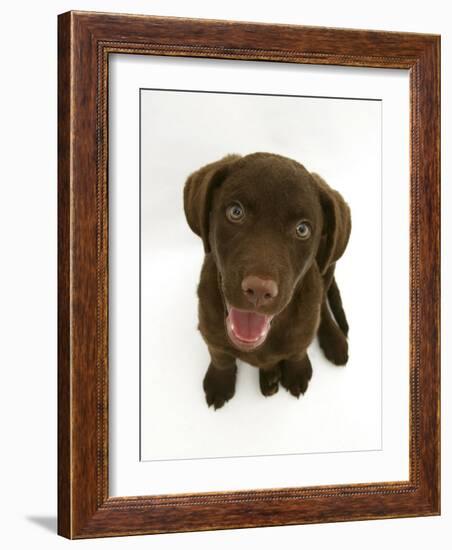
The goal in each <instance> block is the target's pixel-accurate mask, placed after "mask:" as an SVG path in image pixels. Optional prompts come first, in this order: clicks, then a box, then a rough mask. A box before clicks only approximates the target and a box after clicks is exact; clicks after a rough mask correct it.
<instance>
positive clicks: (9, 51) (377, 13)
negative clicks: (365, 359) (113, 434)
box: [0, 0, 452, 549]
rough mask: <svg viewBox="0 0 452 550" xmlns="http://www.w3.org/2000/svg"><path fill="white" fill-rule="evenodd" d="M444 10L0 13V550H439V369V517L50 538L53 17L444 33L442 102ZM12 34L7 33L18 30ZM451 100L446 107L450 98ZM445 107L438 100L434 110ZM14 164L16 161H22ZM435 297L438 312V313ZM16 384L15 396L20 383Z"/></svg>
mask: <svg viewBox="0 0 452 550" xmlns="http://www.w3.org/2000/svg"><path fill="white" fill-rule="evenodd" d="M446 8H447V3H445V2H440V1H435V0H432V1H431V2H430V3H429V5H428V9H426V6H425V3H424V2H419V1H414V2H411V3H410V5H409V9H408V4H405V3H394V2H393V1H388V0H382V1H381V2H380V3H379V4H378V8H375V7H373V6H372V5H368V6H366V5H365V4H363V3H362V2H358V1H350V0H343V1H342V2H340V3H336V2H333V1H324V2H318V3H317V4H314V3H308V4H298V3H294V2H292V1H290V0H281V1H280V2H278V3H276V4H275V3H271V4H269V5H265V4H260V5H259V9H256V4H255V3H254V2H253V3H251V2H250V3H249V4H245V3H244V2H243V1H234V0H230V2H228V3H227V4H226V3H221V4H220V3H218V4H213V3H208V2H204V1H196V0H193V1H192V2H190V4H188V3H186V2H182V1H175V0H165V1H163V0H162V1H148V2H144V1H141V2H139V1H128V2H126V1H125V0H124V1H113V0H112V1H110V2H102V1H98V0H97V1H96V0H92V1H90V2H85V1H77V2H67V1H60V2H56V1H49V2H47V3H46V4H39V5H37V4H34V3H31V2H30V3H26V2H17V3H15V4H14V5H13V4H6V5H5V6H4V7H3V12H2V19H3V22H4V23H5V25H4V29H3V32H2V35H1V40H2V52H3V60H2V61H3V69H4V73H3V77H2V88H1V92H0V94H1V102H0V109H1V111H0V120H1V139H2V152H3V154H2V161H1V163H0V170H1V173H0V181H1V184H2V196H1V201H0V228H1V233H0V234H1V251H2V271H1V275H0V277H1V281H2V285H1V290H0V307H1V310H0V311H1V313H0V315H1V327H0V328H1V335H2V338H1V347H0V355H1V359H0V364H1V366H2V372H3V380H2V384H1V386H0V413H1V419H2V421H1V422H2V424H1V426H2V464H1V465H2V468H1V473H0V486H1V489H2V491H1V493H2V499H1V505H0V506H1V517H2V544H4V545H5V546H6V547H7V548H21V547H23V546H25V545H29V546H31V547H38V548H39V547H45V548H58V547H63V546H65V547H66V546H67V547H69V545H71V544H72V545H74V544H78V545H83V547H85V548H94V547H96V548H99V547H104V546H107V545H108V546H109V547H125V546H127V548H138V547H140V548H145V547H147V548H149V546H150V545H152V547H153V548H172V547H174V546H175V545H176V546H177V545H180V546H182V545H184V546H188V547H189V548H190V547H193V548H194V547H196V548H209V547H212V545H215V547H216V548H226V547H230V545H232V544H233V545H235V546H236V547H238V548H245V547H246V546H248V545H250V544H256V545H260V546H261V547H264V548H267V547H268V548H270V547H274V546H275V545H292V544H293V545H301V544H303V545H306V546H308V545H311V546H315V547H316V548H323V547H330V546H331V545H332V544H334V545H335V546H336V547H337V546H339V547H342V546H344V547H345V546H346V547H347V548H350V549H352V548H356V549H358V548H362V547H363V546H364V545H365V546H366V548H368V549H373V548H375V549H377V548H381V547H382V546H384V545H388V546H393V545H394V544H401V543H403V544H404V545H405V546H407V547H410V548H416V549H417V548H419V549H421V548H425V546H426V545H431V544H432V542H433V541H434V544H435V546H436V547H438V548H447V546H448V545H447V543H446V540H445V538H446V536H448V535H449V536H450V528H451V522H452V519H451V517H452V516H451V514H452V510H451V505H452V497H451V489H450V487H452V478H451V474H450V463H451V460H452V454H451V435H452V434H451V418H450V416H451V409H450V401H449V400H448V399H447V396H448V395H449V393H450V392H451V391H452V376H451V373H450V370H449V369H447V368H444V369H443V373H442V385H443V395H444V398H443V405H442V412H443V443H442V449H443V465H444V466H443V474H442V478H443V497H442V503H443V504H442V510H443V515H442V517H433V518H413V519H402V520H385V521H373V522H369V521H366V522H358V523H343V524H329V525H311V526H293V527H275V528H269V529H247V530H237V531H222V532H206V533H190V534H179V535H161V536H160V535H159V536H153V537H133V538H128V539H115V540H113V539H110V540H95V541H85V542H78V543H71V542H69V541H65V540H63V539H61V538H58V537H56V535H55V515H56V227H57V226H56V154H57V148H56V14H57V13H59V12H63V11H66V10H68V9H91V10H98V11H109V10H110V11H123V12H135V13H148V14H158V15H179V16H192V17H211V18H224V19H241V20H256V21H264V22H265V21H267V22H280V23H284V22H288V23H298V24H311V25H325V26H338V27H354V28H372V29H385V30H400V31H417V32H434V33H442V34H443V42H442V71H443V72H442V81H443V89H446V90H447V89H449V88H450V80H451V71H452V69H451V67H452V63H451V43H450V40H451V31H452V27H451V23H450V17H449V16H448V14H447V12H446ZM18 21H20V30H19V28H18V24H17V23H18ZM449 95H450V94H449ZM445 96H446V94H444V98H445ZM442 112H443V128H444V130H443V141H442V150H443V152H444V154H443V159H444V161H443V166H442V177H443V181H449V180H450V177H451V160H450V157H449V158H447V157H446V154H445V152H446V151H448V150H450V148H451V146H452V144H451V142H450V129H449V128H450V122H451V116H450V113H451V111H450V103H448V102H447V101H443V102H442ZM24 155H26V156H25V160H24ZM451 201H452V192H451V190H450V186H447V185H444V187H443V209H444V216H443V218H444V223H443V280H444V281H447V280H448V279H450V276H451V263H450V262H451V253H450V250H451V246H450V233H451V230H452V227H451V211H450V204H451ZM450 302H451V295H450V287H448V286H447V284H444V288H443V303H444V304H445V305H446V306H447V305H450ZM451 329H452V324H451V319H450V309H449V308H443V334H444V335H445V336H447V334H449V333H450V331H451ZM442 349H443V363H444V365H445V366H446V367H447V365H448V364H449V363H450V361H451V359H452V357H451V346H450V338H449V339H447V338H444V339H443V343H442ZM24 381H25V383H24Z"/></svg>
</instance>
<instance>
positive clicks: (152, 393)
mask: <svg viewBox="0 0 452 550" xmlns="http://www.w3.org/2000/svg"><path fill="white" fill-rule="evenodd" d="M110 74H111V82H110V181H109V184H110V209H111V210H110V211H111V215H110V227H111V229H112V231H111V237H110V239H111V241H110V278H111V283H110V308H111V309H110V311H111V314H110V317H111V318H110V330H111V337H110V355H111V360H110V370H111V382H110V409H111V416H110V434H111V435H110V439H111V440H110V453H111V457H110V458H111V460H110V462H111V465H110V468H111V472H110V480H111V481H110V482H111V488H110V492H111V494H113V495H114V494H118V495H119V494H122V495H126V494H130V495H132V494H155V493H165V492H185V491H213V490H233V489H252V488H269V487H287V486H305V485H316V484H330V483H354V482H368V481H388V480H401V479H407V478H408V394H409V382H408V258H409V255H408V252H409V250H408V227H409V223H408V212H409V191H408V186H409V169H408V167H409V158H408V154H409V152H408V149H409V142H408V137H409V135H408V127H409V120H408V116H409V113H408V77H407V74H406V72H405V71H389V70H388V71H382V70H380V69H378V70H375V71H374V70H371V69H357V68H353V69H344V68H339V67H320V66H299V65H290V64H274V63H249V62H240V61H218V60H194V59H177V58H158V57H144V56H143V57H138V58H137V57H135V56H130V57H129V56H125V55H120V56H112V59H111V65H110ZM170 90H171V91H170ZM207 92H209V93H207ZM215 92H230V93H215ZM306 96H311V97H306ZM140 107H141V109H140ZM140 130H141V163H140V155H139V153H140ZM254 151H270V152H275V153H279V154H283V155H286V156H289V157H292V158H295V159H296V160H298V161H299V162H301V163H302V164H304V165H305V166H306V168H308V169H309V170H311V171H316V172H318V173H320V174H321V175H322V176H323V177H324V178H325V179H326V180H327V181H328V182H329V183H330V185H331V186H332V187H334V188H336V189H338V190H339V191H340V192H341V193H342V194H343V196H344V198H345V199H346V200H347V202H348V203H349V204H350V207H351V212H352V234H351V238H350V243H349V246H348V248H347V250H346V253H345V255H344V257H343V258H342V259H341V260H340V261H339V263H338V267H337V280H338V284H339V287H340V289H341V292H342V296H343V302H344V306H345V310H346V313H347V315H348V319H349V323H350V334H349V345H350V360H349V363H348V364H347V366H346V367H345V368H340V367H335V366H334V365H332V364H331V363H329V362H328V361H327V360H326V359H325V358H324V356H323V354H322V352H321V351H320V350H319V348H318V345H317V343H314V344H313V345H312V346H311V348H310V350H309V354H310V357H311V363H312V366H313V370H314V374H313V378H312V380H311V383H310V386H309V388H308V391H307V392H306V394H305V395H304V396H303V397H301V398H300V399H299V400H296V399H295V398H293V397H292V396H291V395H289V394H288V393H287V392H286V391H285V390H283V389H282V388H280V391H279V392H278V394H276V395H274V396H272V397H271V398H264V397H263V396H262V395H261V394H260V390H259V384H258V373H257V370H256V369H254V368H252V367H250V366H248V365H246V364H243V363H242V364H240V365H239V373H238V379H237V387H236V395H235V396H234V398H233V399H232V400H231V401H230V402H228V403H227V404H226V405H225V406H224V407H223V408H222V409H220V410H217V411H214V410H213V409H209V408H208V407H207V405H206V403H205V399H204V393H203V390H202V378H203V376H204V373H205V370H206V368H207V365H208V362H209V357H208V353H207V349H206V346H205V344H204V342H203V341H202V339H201V337H200V335H199V333H198V331H197V330H196V325H197V299H196V285H197V281H198V277H199V271H200V267H201V262H202V257H203V251H202V243H201V241H200V240H199V239H198V238H197V237H196V236H195V235H194V234H193V233H191V231H190V229H189V228H188V226H187V224H186V221H185V218H184V214H183V202H182V190H183V185H184V183H185V179H186V177H187V176H188V175H189V174H190V172H192V171H193V170H195V169H197V168H199V167H200V166H202V165H203V164H206V163H207V162H211V161H213V160H216V159H218V158H220V157H221V156H223V155H225V154H228V153H239V154H247V153H251V152H254ZM140 172H141V194H140ZM140 206H141V232H140V223H139V221H140V220H139V216H140ZM140 241H141V247H140ZM140 248H141V254H140ZM140 272H141V294H140V291H139V289H140ZM140 298H141V299H140ZM140 314H141V347H140ZM140 363H141V370H140ZM140 390H141V391H140ZM183 459H185V460H183ZM187 459H188V460H187Z"/></svg>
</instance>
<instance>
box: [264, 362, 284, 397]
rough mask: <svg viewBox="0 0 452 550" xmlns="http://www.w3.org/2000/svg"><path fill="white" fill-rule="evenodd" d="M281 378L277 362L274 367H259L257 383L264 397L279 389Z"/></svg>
mask: <svg viewBox="0 0 452 550" xmlns="http://www.w3.org/2000/svg"><path fill="white" fill-rule="evenodd" d="M280 379H281V367H280V365H279V363H278V364H277V365H275V366H274V367H271V368H267V369H259V385H260V388H261V392H262V393H263V395H265V396H266V397H268V396H270V395H274V394H275V393H276V392H277V391H278V389H279V381H280Z"/></svg>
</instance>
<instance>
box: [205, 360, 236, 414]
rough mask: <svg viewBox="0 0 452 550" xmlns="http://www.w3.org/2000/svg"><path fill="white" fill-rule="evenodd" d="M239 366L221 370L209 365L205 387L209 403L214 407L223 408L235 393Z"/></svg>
mask: <svg viewBox="0 0 452 550" xmlns="http://www.w3.org/2000/svg"><path fill="white" fill-rule="evenodd" d="M236 375H237V367H236V366H234V368H231V369H225V370H220V369H217V368H215V367H214V366H213V365H212V364H210V365H209V368H208V369H207V372H206V375H205V376H204V381H203V388H204V392H205V394H206V401H207V405H208V406H209V407H210V406H211V405H213V408H214V409H219V408H221V407H222V406H223V405H224V404H225V403H226V401H229V399H231V398H232V397H233V396H234V393H235V380H236Z"/></svg>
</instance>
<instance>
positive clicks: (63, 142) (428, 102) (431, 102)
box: [58, 12, 440, 538]
mask: <svg viewBox="0 0 452 550" xmlns="http://www.w3.org/2000/svg"><path fill="white" fill-rule="evenodd" d="M58 25H59V28H58V31H59V33H58V56H59V57H58V155H59V156H58V232H59V233H58V237H59V238H58V303H59V312H58V533H59V534H60V535H63V536H65V537H68V538H87V537H103V536H116V535H133V534H148V533H163V532H177V531H197V530H208V529H230V528H243V527H258V526H271V525H291V524H302V523H317V522H332V521H347V520H362V519H377V518H394V517H409V516H428V515H437V514H439V513H440V420H439V415H440V406H439V395H440V372H439V366H440V365H439V349H440V342H439V329H440V318H439V316H440V305H439V303H440V302H439V298H440V235H439V231H440V222H439V219H440V218H439V216H440V213H439V209H440V142H439V139H440V123H439V116H440V115H439V113H440V111H439V108H440V99H439V98H440V95H439V94H440V38H439V36H434V35H427V34H414V33H394V32H380V31H364V30H343V29H331V28H322V27H302V26H293V25H271V24H257V23H244V22H229V21H214V20H195V19H181V18H166V17H150V16H149V17H148V16H138V15H121V14H102V13H90V12H68V13H65V14H62V15H60V16H59V21H58ZM112 53H128V54H136V55H159V56H162V55H164V56H183V57H204V58H217V59H240V60H251V61H252V60H266V61H271V62H275V63H277V62H290V63H300V64H322V65H323V64H326V65H340V66H349V67H373V68H399V69H407V70H409V75H410V113H411V115H410V116H411V120H410V128H411V135H410V141H411V149H410V159H411V160H410V164H411V167H410V168H411V176H410V177H411V182H410V216H411V220H410V281H409V285H410V327H409V331H410V428H409V429H410V458H409V463H410V466H409V470H410V478H409V481H400V482H394V481H392V482H384V483H366V484H353V485H333V486H315V487H296V488H290V489H272V490H253V491H230V492H223V493H197V494H169V495H150V496H140V497H128V496H124V497H111V496H109V490H108V456H109V449H108V403H109V400H108V376H109V370H108V227H109V225H108V170H107V166H108V149H107V147H108V102H107V91H108V74H109V72H108V71H109V69H108V67H109V65H108V60H109V55H110V54H112Z"/></svg>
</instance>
